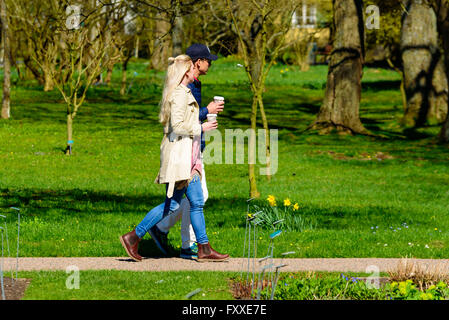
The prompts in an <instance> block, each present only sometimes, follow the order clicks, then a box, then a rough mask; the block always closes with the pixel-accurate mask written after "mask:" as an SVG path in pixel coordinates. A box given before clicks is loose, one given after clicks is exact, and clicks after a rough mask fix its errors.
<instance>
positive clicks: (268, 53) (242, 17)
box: [226, 0, 297, 197]
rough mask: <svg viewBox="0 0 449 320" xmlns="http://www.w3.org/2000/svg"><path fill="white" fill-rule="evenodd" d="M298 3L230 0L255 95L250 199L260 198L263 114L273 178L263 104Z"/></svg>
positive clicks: (229, 7)
mask: <svg viewBox="0 0 449 320" xmlns="http://www.w3.org/2000/svg"><path fill="white" fill-rule="evenodd" d="M296 6H297V4H296V1H289V0H284V1H277V2H273V1H268V0H263V1H257V0H247V1H244V0H242V1H231V0H226V8H227V11H226V14H227V15H228V16H229V17H230V18H231V22H232V30H233V32H234V33H235V34H236V35H237V38H238V41H239V45H240V48H241V50H242V54H243V63H244V67H245V71H246V75H247V76H248V80H249V83H250V87H251V91H252V94H253V101H252V106H251V116H250V119H251V129H252V130H251V132H252V134H251V136H250V139H249V146H248V153H249V156H248V157H249V159H248V162H249V165H248V175H249V185H250V197H259V196H260V193H259V192H258V191H257V183H256V172H255V159H254V157H255V148H256V136H255V133H256V128H257V112H258V111H260V115H261V118H262V125H263V128H264V129H265V145H266V159H267V172H266V175H267V177H268V178H270V176H271V171H270V167H271V153H270V134H269V128H268V120H267V116H266V114H265V108H264V103H263V92H264V89H265V80H266V78H267V76H268V73H269V71H270V69H271V67H272V65H273V63H274V62H275V61H276V58H277V57H278V55H279V53H280V52H281V51H282V50H283V49H284V48H285V36H286V34H287V32H288V31H289V30H290V27H291V21H292V15H293V13H294V11H295V10H296Z"/></svg>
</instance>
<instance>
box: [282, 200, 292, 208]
mask: <svg viewBox="0 0 449 320" xmlns="http://www.w3.org/2000/svg"><path fill="white" fill-rule="evenodd" d="M291 204H292V203H291V201H290V199H289V198H287V199H285V200H284V206H286V207H288V206H290V205H291Z"/></svg>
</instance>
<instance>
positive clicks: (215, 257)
mask: <svg viewBox="0 0 449 320" xmlns="http://www.w3.org/2000/svg"><path fill="white" fill-rule="evenodd" d="M228 258H229V254H221V253H219V252H217V251H215V250H214V249H212V247H211V246H210V244H209V243H206V244H200V243H198V261H199V262H204V261H216V262H218V261H225V260H227V259H228Z"/></svg>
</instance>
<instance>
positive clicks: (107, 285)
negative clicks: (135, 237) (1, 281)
mask: <svg viewBox="0 0 449 320" xmlns="http://www.w3.org/2000/svg"><path fill="white" fill-rule="evenodd" d="M73 275H74V273H73V272H69V273H65V272H63V271H40V272H20V273H19V277H20V278H28V279H32V280H31V283H30V285H29V286H28V288H27V290H26V292H25V295H24V297H23V299H24V300H185V299H186V295H187V294H189V293H191V292H193V291H194V290H196V289H201V291H200V292H199V293H198V294H195V295H194V296H192V297H191V299H192V300H232V299H233V297H232V294H231V290H230V286H229V279H230V278H231V277H232V276H233V274H231V273H226V272H199V271H194V272H192V271H184V272H132V271H116V270H114V271H112V270H111V271H109V270H102V271H80V273H79V289H76V288H74V286H73V285H74V283H75V282H73V280H72V278H69V277H71V276H73ZM66 282H68V284H69V287H67V285H66Z"/></svg>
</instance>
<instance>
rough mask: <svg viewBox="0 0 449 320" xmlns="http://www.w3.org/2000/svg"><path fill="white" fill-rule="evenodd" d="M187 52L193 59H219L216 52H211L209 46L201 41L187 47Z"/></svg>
mask: <svg viewBox="0 0 449 320" xmlns="http://www.w3.org/2000/svg"><path fill="white" fill-rule="evenodd" d="M186 54H187V55H188V56H189V57H190V58H192V60H193V61H195V60H197V59H209V60H217V59H218V57H217V56H216V55H214V54H211V53H210V50H209V48H208V47H207V46H205V45H204V44H200V43H194V44H192V45H191V46H190V47H188V48H187V50H186Z"/></svg>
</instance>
